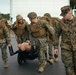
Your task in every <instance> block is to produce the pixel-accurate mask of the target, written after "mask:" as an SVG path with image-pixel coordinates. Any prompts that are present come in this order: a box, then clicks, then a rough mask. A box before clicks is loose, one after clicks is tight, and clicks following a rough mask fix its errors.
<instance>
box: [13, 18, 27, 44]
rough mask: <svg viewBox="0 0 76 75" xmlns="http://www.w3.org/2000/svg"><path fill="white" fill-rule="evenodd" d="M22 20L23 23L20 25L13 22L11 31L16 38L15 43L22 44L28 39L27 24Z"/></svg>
mask: <svg viewBox="0 0 76 75" xmlns="http://www.w3.org/2000/svg"><path fill="white" fill-rule="evenodd" d="M19 19H20V18H19ZM22 20H23V23H22V24H20V23H19V22H18V21H16V22H14V24H13V26H12V29H13V31H14V33H15V34H16V36H17V43H18V44H19V43H22V42H25V41H26V39H27V38H28V32H27V24H28V23H27V22H26V21H25V20H24V19H22Z"/></svg>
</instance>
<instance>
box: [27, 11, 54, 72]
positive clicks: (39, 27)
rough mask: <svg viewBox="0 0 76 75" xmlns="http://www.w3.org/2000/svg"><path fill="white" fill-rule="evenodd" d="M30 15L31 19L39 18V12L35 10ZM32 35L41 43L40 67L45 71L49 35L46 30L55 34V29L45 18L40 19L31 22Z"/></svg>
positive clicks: (40, 70)
mask: <svg viewBox="0 0 76 75" xmlns="http://www.w3.org/2000/svg"><path fill="white" fill-rule="evenodd" d="M28 17H29V18H30V19H34V18H37V14H36V13H35V12H31V13H29V14H28ZM29 26H30V30H31V35H32V36H33V38H34V40H35V39H38V40H39V43H40V49H39V61H40V67H39V70H38V71H39V72H43V71H44V67H45V65H46V57H45V53H46V49H47V48H46V41H47V39H46V38H47V35H46V31H47V30H49V32H50V33H51V34H52V35H54V32H55V31H54V29H53V27H52V26H50V25H48V23H47V22H46V21H45V20H38V19H37V22H36V23H31V24H30V25H29Z"/></svg>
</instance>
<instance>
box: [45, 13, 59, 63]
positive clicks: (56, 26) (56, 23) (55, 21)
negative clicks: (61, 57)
mask: <svg viewBox="0 0 76 75" xmlns="http://www.w3.org/2000/svg"><path fill="white" fill-rule="evenodd" d="M44 17H48V18H49V20H50V22H51V23H52V25H53V27H54V29H55V35H56V39H57V40H59V37H58V35H57V32H58V31H59V21H60V19H59V18H57V17H51V15H50V13H45V14H44ZM51 37H52V36H51V35H49V38H50V41H51V40H52V39H51ZM49 47H50V53H49V55H50V57H51V58H50V60H49V61H50V62H52V63H53V53H52V48H51V47H53V41H51V42H49ZM54 61H55V62H57V61H58V54H55V53H54Z"/></svg>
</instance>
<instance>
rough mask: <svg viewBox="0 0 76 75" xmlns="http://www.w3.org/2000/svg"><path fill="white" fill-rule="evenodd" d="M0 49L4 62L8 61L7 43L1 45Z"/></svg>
mask: <svg viewBox="0 0 76 75" xmlns="http://www.w3.org/2000/svg"><path fill="white" fill-rule="evenodd" d="M0 48H1V53H2V60H3V61H7V60H8V57H7V45H6V43H3V44H0Z"/></svg>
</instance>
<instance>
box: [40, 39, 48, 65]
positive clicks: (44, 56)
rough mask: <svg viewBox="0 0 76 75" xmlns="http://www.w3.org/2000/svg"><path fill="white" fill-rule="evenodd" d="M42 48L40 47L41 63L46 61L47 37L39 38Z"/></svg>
mask: <svg viewBox="0 0 76 75" xmlns="http://www.w3.org/2000/svg"><path fill="white" fill-rule="evenodd" d="M39 42H40V49H39V61H40V64H41V63H44V62H45V61H46V55H45V54H46V49H47V48H46V39H45V38H44V39H39Z"/></svg>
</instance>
